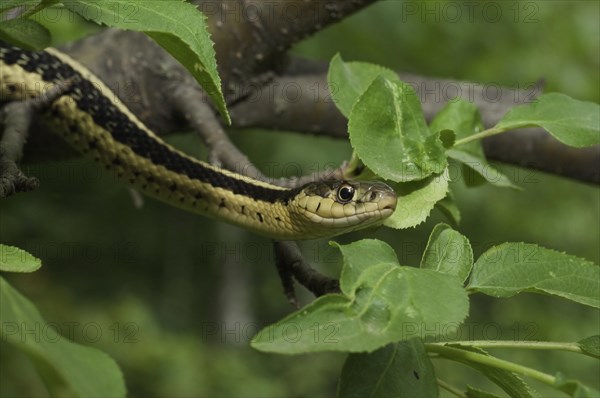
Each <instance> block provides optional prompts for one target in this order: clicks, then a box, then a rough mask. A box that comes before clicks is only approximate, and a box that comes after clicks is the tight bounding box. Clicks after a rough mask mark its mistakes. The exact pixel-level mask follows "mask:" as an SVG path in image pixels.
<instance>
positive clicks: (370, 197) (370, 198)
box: [369, 191, 377, 202]
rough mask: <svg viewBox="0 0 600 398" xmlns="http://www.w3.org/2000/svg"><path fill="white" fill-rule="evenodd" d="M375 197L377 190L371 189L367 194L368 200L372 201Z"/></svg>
mask: <svg viewBox="0 0 600 398" xmlns="http://www.w3.org/2000/svg"><path fill="white" fill-rule="evenodd" d="M375 198H377V192H375V191H372V192H371V194H370V195H369V201H371V202H372V201H374V200H375Z"/></svg>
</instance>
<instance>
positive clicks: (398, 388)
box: [337, 339, 439, 398]
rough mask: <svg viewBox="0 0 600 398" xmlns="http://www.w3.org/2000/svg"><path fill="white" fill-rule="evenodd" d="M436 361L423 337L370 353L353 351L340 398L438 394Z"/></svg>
mask: <svg viewBox="0 0 600 398" xmlns="http://www.w3.org/2000/svg"><path fill="white" fill-rule="evenodd" d="M438 395H439V391H438V387H437V383H436V378H435V372H434V369H433V364H432V363H431V360H430V359H429V356H428V355H427V352H426V351H425V347H424V346H423V342H422V341H421V340H420V339H410V340H407V341H403V342H400V343H395V344H390V345H388V346H386V347H384V348H381V349H379V350H377V351H375V352H372V353H370V354H350V355H349V356H348V359H346V362H345V363H344V367H343V369H342V375H341V377H340V382H339V385H338V394H337V396H338V397H343V398H364V397H382V398H385V397H437V396H438Z"/></svg>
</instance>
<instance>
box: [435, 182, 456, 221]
mask: <svg viewBox="0 0 600 398" xmlns="http://www.w3.org/2000/svg"><path fill="white" fill-rule="evenodd" d="M435 206H436V207H437V208H438V209H439V210H440V211H441V212H442V214H444V216H446V218H447V219H448V221H450V222H451V223H452V224H453V225H454V226H455V227H456V226H458V225H459V224H460V209H459V208H458V206H457V205H456V202H455V201H454V196H453V195H452V191H448V195H446V197H445V198H444V199H442V200H440V201H438V202H437V203H436V204H435Z"/></svg>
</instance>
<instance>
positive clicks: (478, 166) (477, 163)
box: [447, 148, 521, 190]
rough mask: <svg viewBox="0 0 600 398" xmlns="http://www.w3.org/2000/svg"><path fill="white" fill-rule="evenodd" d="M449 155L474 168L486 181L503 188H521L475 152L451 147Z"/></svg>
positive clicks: (467, 180)
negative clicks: (474, 153)
mask: <svg viewBox="0 0 600 398" xmlns="http://www.w3.org/2000/svg"><path fill="white" fill-rule="evenodd" d="M447 153H448V156H449V157H450V158H452V159H454V160H457V161H459V162H461V163H462V164H464V165H465V166H467V167H469V168H470V169H472V170H474V171H475V172H476V173H477V174H478V175H480V176H481V177H483V179H484V180H485V181H487V182H488V183H490V184H492V185H495V186H497V187H501V188H513V189H519V190H520V189H521V188H520V187H519V186H517V185H515V184H513V183H512V181H511V180H510V179H509V178H508V177H507V176H505V175H504V174H502V173H501V172H500V171H498V169H496V168H495V167H494V166H492V165H490V164H489V163H488V162H487V160H486V159H485V158H483V157H481V158H480V157H477V156H474V155H473V154H471V153H469V152H465V151H460V150H458V149H454V148H453V149H449V150H448V152H447ZM471 180H472V178H468V177H466V178H465V181H466V182H469V181H471Z"/></svg>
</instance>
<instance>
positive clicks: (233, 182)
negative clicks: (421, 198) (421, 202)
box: [0, 41, 396, 240]
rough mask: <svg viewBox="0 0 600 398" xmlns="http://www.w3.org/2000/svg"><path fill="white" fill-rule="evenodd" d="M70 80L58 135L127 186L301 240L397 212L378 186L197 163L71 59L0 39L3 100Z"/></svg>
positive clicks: (60, 103) (51, 111)
mask: <svg viewBox="0 0 600 398" xmlns="http://www.w3.org/2000/svg"><path fill="white" fill-rule="evenodd" d="M65 81H69V82H71V84H70V85H69V88H68V89H67V91H66V92H65V93H64V94H63V95H62V96H60V97H59V98H58V99H56V100H55V101H53V102H52V103H51V104H50V105H49V107H48V109H47V110H45V112H44V114H43V117H44V120H45V121H46V122H47V123H48V124H49V125H50V126H51V127H52V129H53V130H54V131H56V132H57V133H58V134H60V135H61V136H62V137H63V138H64V139H65V140H66V141H67V142H68V143H69V144H70V145H71V146H73V147H74V148H75V149H76V150H78V151H80V152H81V153H83V154H86V155H88V156H91V157H92V158H94V159H95V160H96V161H98V162H100V163H102V164H103V165H104V166H105V167H106V168H107V169H110V170H112V171H113V173H114V174H115V175H116V176H117V177H118V178H119V179H121V180H123V181H125V182H126V183H127V184H129V185H130V186H132V187H134V188H135V189H137V190H140V191H142V192H144V193H145V194H147V195H150V196H153V197H155V198H157V199H160V200H162V201H164V202H167V203H169V204H172V205H174V206H177V207H180V208H183V209H185V210H187V211H190V212H193V213H198V214H201V215H205V216H209V217H213V218H216V219H219V220H224V221H227V222H230V223H233V224H236V225H239V226H242V227H244V228H247V229H249V230H252V231H254V232H256V233H259V234H261V235H265V236H268V237H271V238H274V239H282V240H300V239H316V238H320V237H329V236H335V235H339V234H342V233H346V232H349V231H352V230H357V229H361V228H365V227H368V226H373V225H377V224H379V223H381V222H382V221H383V220H384V219H385V218H386V217H388V216H389V215H390V214H391V213H392V212H393V211H394V209H395V207H396V195H395V193H394V191H393V190H392V189H391V188H390V187H388V186H387V185H385V184H383V183H381V182H352V181H317V182H312V183H309V184H306V185H304V186H302V187H299V188H294V189H287V188H282V187H279V186H276V185H272V184H269V183H266V182H262V181H258V180H255V179H252V178H248V177H245V176H243V175H240V174H236V173H233V172H231V171H228V170H224V169H221V168H218V167H215V166H213V165H211V164H209V163H206V162H203V161H201V160H198V159H195V158H193V157H190V156H188V155H186V154H185V153H183V152H181V151H179V150H177V149H175V148H173V147H172V146H170V145H168V144H167V143H165V142H164V141H163V140H161V139H160V138H159V137H158V136H157V135H156V134H154V133H153V132H152V131H151V130H150V129H149V128H148V127H146V126H145V125H144V124H143V123H142V122H141V121H140V120H139V119H138V118H137V117H136V116H135V115H134V114H133V113H132V112H131V111H130V110H129V109H128V108H127V107H126V106H125V105H124V104H123V103H122V102H121V101H120V100H119V99H118V98H117V96H116V95H115V94H114V93H113V92H112V91H111V90H110V89H109V88H108V87H107V86H106V85H105V84H104V83H103V82H102V81H101V80H100V79H98V78H97V77H96V76H95V75H94V74H93V73H92V72H90V71H89V70H88V69H87V68H85V67H84V66H82V65H81V64H79V63H78V62H76V61H75V60H73V59H72V58H70V57H69V56H67V55H66V54H64V53H62V52H60V51H58V50H56V49H52V48H50V49H46V50H44V51H28V50H23V49H20V48H17V47H14V46H11V45H9V44H6V43H4V42H2V41H0V102H1V101H10V100H25V99H28V98H35V97H37V96H40V95H42V94H44V93H45V92H46V91H47V90H49V89H50V88H51V87H52V86H54V85H56V84H63V83H64V82H65Z"/></svg>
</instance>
